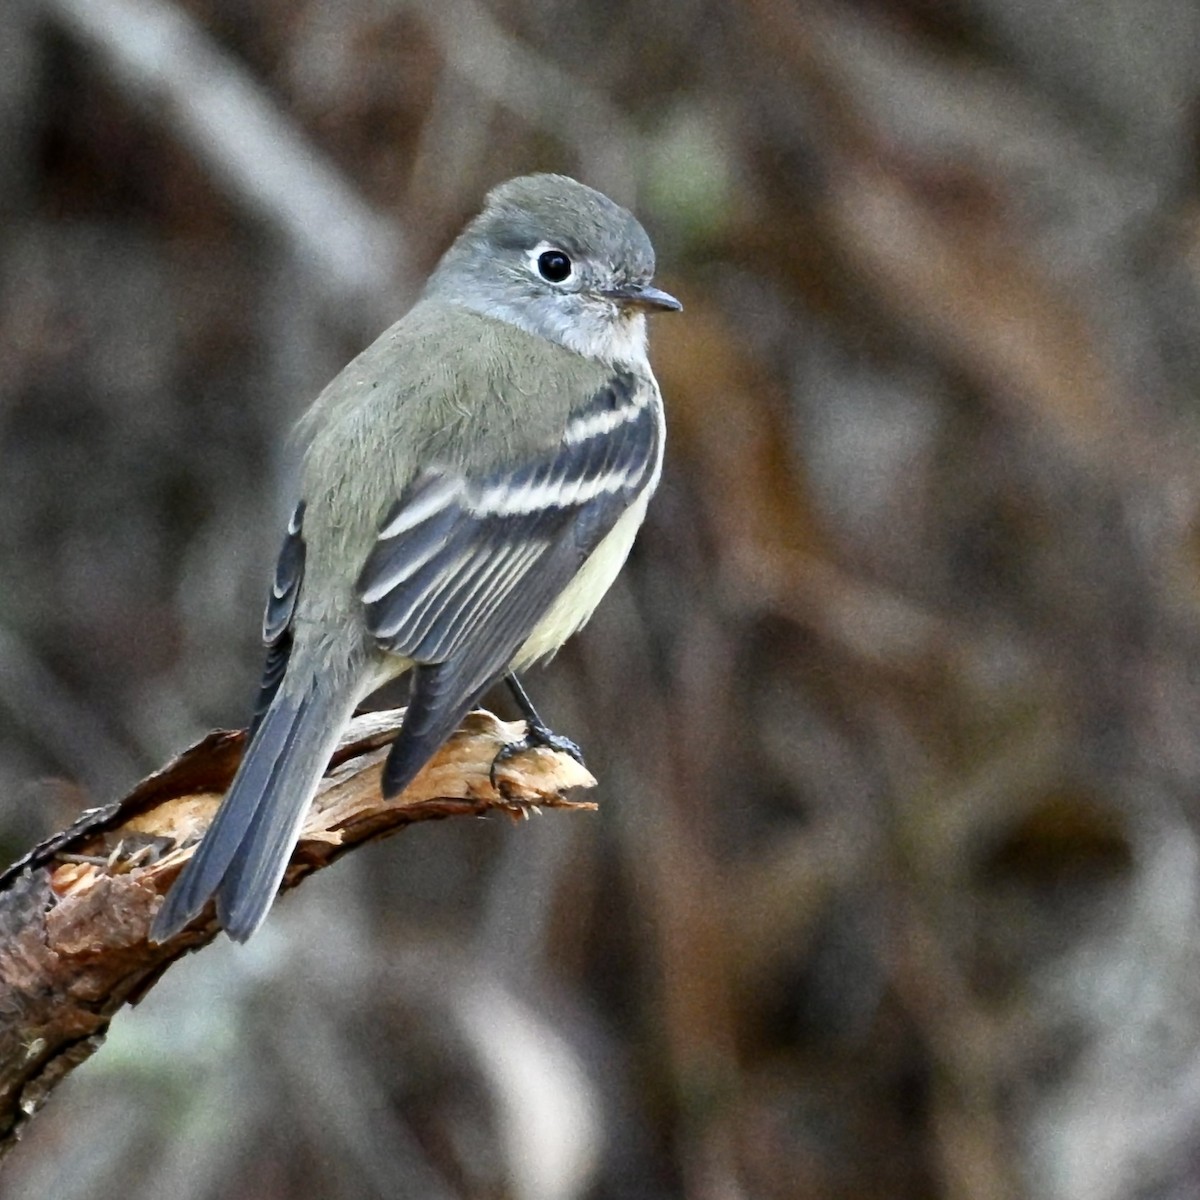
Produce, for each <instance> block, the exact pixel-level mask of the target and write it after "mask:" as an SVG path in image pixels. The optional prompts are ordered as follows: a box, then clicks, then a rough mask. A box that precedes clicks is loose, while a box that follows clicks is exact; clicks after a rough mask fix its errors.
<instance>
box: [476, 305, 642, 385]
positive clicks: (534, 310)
mask: <svg viewBox="0 0 1200 1200" xmlns="http://www.w3.org/2000/svg"><path fill="white" fill-rule="evenodd" d="M458 303H460V304H462V305H463V306H464V307H465V308H470V309H473V310H474V311H475V312H478V313H482V314H483V315H484V316H485V317H492V318H494V319H495V320H497V321H505V322H507V323H508V324H509V325H515V326H516V327H517V328H518V329H523V330H525V332H526V333H532V334H533V335H534V336H535V337H543V338H548V339H549V340H550V341H552V342H557V343H558V344H559V345H560V346H565V347H566V348H567V349H568V350H574V351H575V353H576V354H582V355H583V357H584V358H594V359H598V360H599V361H601V362H606V363H616V364H619V365H621V366H626V367H633V368H635V369H636V370H638V371H639V373H643V374H648V373H649V371H650V362H649V359H648V358H647V356H646V316H645V314H644V313H640V312H627V313H618V312H617V311H616V309H615V306H613V305H610V304H597V305H595V306H592V307H588V308H586V309H584V310H583V311H576V312H567V311H564V310H563V309H561V308H559V307H558V306H557V305H555V304H546V305H537V306H531V305H528V304H520V305H517V304H510V303H508V302H507V301H505V300H497V299H495V298H494V297H489V298H488V299H487V300H486V301H485V302H483V303H478V302H472V301H469V300H460V301H458Z"/></svg>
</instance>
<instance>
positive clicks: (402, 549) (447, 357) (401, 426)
mask: <svg viewBox="0 0 1200 1200" xmlns="http://www.w3.org/2000/svg"><path fill="white" fill-rule="evenodd" d="M653 273H654V250H653V248H652V247H651V245H650V240H649V238H648V237H647V236H646V232H645V230H643V228H642V227H641V225H639V224H638V222H637V221H636V220H635V219H634V217H633V216H632V215H631V214H630V213H629V212H627V211H626V210H625V209H624V208H621V207H620V206H619V205H617V204H615V203H613V201H611V200H609V199H608V198H607V197H606V196H603V195H601V194H600V193H599V192H597V191H594V190H593V189H591V188H589V187H585V186H584V185H583V184H580V183H577V182H575V181H574V180H573V179H568V178H566V177H564V176H561V175H531V176H526V177H523V178H519V179H513V180H510V181H509V182H508V183H505V184H502V185H501V186H499V187H497V188H496V189H494V190H493V191H492V192H491V193H490V194H489V195H488V197H487V200H486V202H485V205H484V208H483V211H482V213H480V215H479V216H478V217H476V218H475V219H474V220H473V221H472V222H471V223H470V224H469V225H467V227H466V228H465V229H464V230H463V232H462V233H461V234H460V235H459V237H458V238H457V240H456V241H455V242H454V244H453V245H452V246H451V247H450V249H449V250H448V251H447V252H446V254H445V255H444V256H443V258H442V259H441V261H440V262H439V263H438V265H437V268H436V269H435V270H434V272H433V274H432V275H431V276H430V278H429V281H428V283H427V285H426V287H425V290H424V293H423V294H422V296H421V298H420V300H419V301H418V302H417V304H416V305H415V306H414V307H413V308H412V309H411V310H410V311H409V312H408V314H407V315H406V316H404V317H402V318H401V319H400V320H399V321H398V322H397V323H396V324H395V325H393V326H392V327H391V328H390V329H389V330H387V332H385V333H384V334H383V335H382V336H381V337H379V338H378V340H376V341H375V342H374V343H373V344H372V345H371V346H369V347H368V348H367V349H366V350H364V351H363V352H362V353H361V354H360V355H359V356H358V357H357V358H356V359H354V361H353V362H351V363H350V364H349V366H347V367H346V368H345V370H343V371H342V372H341V374H340V375H338V376H337V378H336V379H334V380H333V382H332V383H330V384H329V386H328V387H326V388H325V390H324V391H323V392H322V393H321V395H320V396H319V397H318V399H317V401H316V403H315V404H314V405H313V406H312V408H311V409H310V410H309V411H308V413H307V414H306V415H305V416H304V417H303V418H302V419H301V422H300V426H299V433H300V437H301V442H302V444H303V445H304V446H305V450H304V454H303V459H302V464H301V468H300V479H299V489H298V490H299V497H300V499H299V503H298V504H297V505H296V507H295V511H294V512H293V514H292V517H291V520H290V522H289V524H288V528H287V535H286V537H285V539H284V543H283V550H282V552H281V553H280V556H279V563H278V566H277V568H276V571H275V579H274V583H273V585H272V588H271V594H270V597H269V598H268V601H267V609H266V615H265V617H264V621H263V638H264V641H265V643H266V645H267V658H266V666H265V668H264V672H263V681H262V687H261V690H260V693H259V697H258V704H257V707H256V711H255V716H254V721H253V723H252V725H251V728H250V734H251V736H250V739H249V743H248V746H247V749H246V753H245V756H244V758H243V759H242V763H241V766H240V767H239V769H238V772H237V775H236V776H235V778H234V780H233V783H232V784H231V785H230V788H229V791H228V793H227V794H226V796H225V798H224V800H223V801H222V803H221V806H220V808H219V810H218V811H217V814H216V817H215V818H214V820H213V823H212V826H211V827H210V828H209V830H208V832H207V833H206V834H205V836H204V838H203V840H202V842H201V844H200V845H199V847H197V850H196V853H195V855H194V856H193V857H192V859H191V860H190V861H189V862H188V864H187V865H186V866H185V867H184V869H183V871H182V873H181V874H180V877H179V879H178V880H177V881H176V882H175V884H174V886H173V887H172V889H171V891H170V892H169V894H168V895H167V898H166V900H165V902H164V903H163V906H162V908H161V909H160V910H159V912H158V914H157V917H156V919H155V921H154V926H153V929H152V936H153V937H154V938H155V939H156V940H158V941H163V940H165V939H166V938H168V937H170V936H171V935H172V934H174V933H176V932H177V931H178V930H180V929H181V928H182V927H183V926H184V925H186V924H187V923H188V922H189V921H190V920H191V919H192V918H193V917H195V916H196V915H197V914H198V913H199V912H200V911H201V909H202V908H203V907H204V905H205V903H206V902H207V901H208V899H209V898H210V897H212V896H214V895H215V896H216V904H217V915H218V918H219V920H220V922H221V924H222V925H223V926H224V927H225V929H226V931H227V932H228V933H229V935H230V937H232V938H234V939H236V940H237V941H245V939H246V938H248V937H249V936H250V935H251V934H252V933H253V932H254V931H255V930H256V929H257V928H258V926H259V925H260V924H261V923H262V921H263V919H264V918H265V917H266V914H267V911H268V910H269V908H270V907H271V903H272V901H273V900H274V898H275V894H276V892H277V891H278V889H279V884H280V882H281V880H282V878H283V874H284V871H285V869H286V867H287V864H288V860H289V858H290V857H291V852H292V848H293V847H294V845H295V843H296V840H297V838H298V836H299V831H300V826H301V824H302V821H303V818H304V815H305V812H306V810H307V808H308V805H309V803H310V801H311V800H312V797H313V794H314V793H315V791H316V788H317V785H318V783H319V782H320V779H321V776H322V774H323V772H324V770H325V767H326V766H327V764H328V761H329V758H330V755H331V754H332V752H333V750H334V747H335V746H336V744H337V741H338V737H339V735H340V733H341V731H342V728H343V726H344V725H345V723H346V721H347V720H348V719H349V717H350V716H351V714H352V713H353V712H354V709H355V708H356V707H357V705H358V704H359V703H360V702H361V701H362V700H363V699H364V698H365V697H366V696H368V695H369V694H370V693H371V692H373V691H375V690H376V689H377V688H379V687H380V686H381V685H382V684H384V683H386V682H387V681H388V680H390V679H393V678H395V677H396V676H398V675H401V674H403V673H405V672H409V673H410V674H411V693H410V699H409V706H408V710H407V713H406V715H405V718H404V722H403V725H402V727H401V730H400V733H399V734H398V736H397V738H396V741H395V743H394V745H393V746H392V749H391V752H390V753H389V756H388V759H387V763H386V766H385V768H384V772H383V790H384V792H385V794H387V795H389V796H390V795H394V794H396V793H398V792H399V791H400V790H401V789H403V788H404V787H405V786H406V785H407V784H408V783H410V782H411V780H412V779H413V777H414V776H415V775H416V774H417V772H418V771H419V770H420V769H421V767H422V766H424V765H425V763H426V762H427V761H428V760H429V758H430V757H431V756H432V755H433V754H434V753H435V751H437V749H438V748H439V747H440V746H441V745H442V743H443V742H444V741H445V740H446V738H447V737H449V735H450V734H451V733H452V732H453V731H454V730H455V729H456V728H457V726H458V724H459V723H460V721H461V720H462V718H463V717H464V716H465V715H466V714H467V712H469V711H470V709H471V708H472V707H473V706H474V705H475V704H476V703H477V701H478V700H479V699H480V697H481V696H482V694H483V693H484V692H486V691H487V690H488V689H489V688H490V687H492V686H493V685H494V684H495V683H497V682H499V681H500V680H501V679H504V678H505V677H507V678H508V679H509V681H510V686H511V687H512V688H513V691H514V695H516V696H517V698H518V701H519V702H520V703H521V704H522V707H523V709H524V710H525V713H526V716H527V717H528V718H529V740H532V741H533V742H541V743H545V744H551V745H556V746H559V747H563V748H567V749H573V747H572V745H571V743H569V742H567V741H566V740H565V739H559V738H556V737H555V736H554V735H553V734H551V733H550V732H549V730H548V729H546V727H545V726H544V725H543V724H542V723H541V721H540V720H538V718H537V715H536V713H534V711H533V709H532V706H530V705H529V702H528V698H527V697H526V696H525V694H524V692H523V690H522V689H521V687H520V684H519V683H518V682H517V680H516V677H515V675H514V674H512V673H513V672H516V671H519V670H521V669H523V668H525V667H527V666H529V665H530V664H531V663H534V662H536V661H538V660H539V659H544V658H546V657H548V656H549V655H552V654H553V653H554V652H555V651H556V650H557V649H558V648H559V646H561V645H562V643H563V642H564V641H566V639H567V638H568V637H570V636H571V634H572V633H574V632H575V631H576V630H578V629H579V628H580V627H581V626H582V625H583V624H584V623H585V622H586V621H587V619H588V618H589V617H590V616H591V614H592V611H593V610H594V609H595V607H596V605H597V603H598V602H599V601H600V599H601V597H602V596H603V595H604V593H605V592H606V591H607V590H608V588H609V586H610V585H611V584H612V582H613V579H614V578H615V577H616V575H617V572H618V571H619V570H620V569H621V566H622V564H623V563H624V561H625V558H626V556H627V554H628V553H629V549H630V546H631V545H632V543H633V539H634V536H635V534H636V533H637V530H638V527H639V526H640V525H641V523H642V518H643V517H644V516H645V512H646V504H647V502H648V501H649V499H650V496H651V493H652V492H653V491H654V489H655V486H656V485H657V483H658V477H659V473H660V470H661V466H662V455H663V435H664V425H663V411H662V398H661V396H660V394H659V389H658V384H657V383H656V381H655V379H654V375H653V373H652V372H651V370H650V364H649V361H648V360H647V357H646V322H645V315H646V313H648V312H654V311H674V310H678V309H679V308H680V307H681V306H680V304H679V302H678V301H677V300H676V299H675V298H674V297H672V296H670V295H668V294H667V293H666V292H663V291H660V290H659V289H658V288H655V287H653V286H652V285H651V282H650V280H651V277H652V275H653Z"/></svg>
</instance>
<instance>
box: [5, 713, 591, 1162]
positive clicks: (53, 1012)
mask: <svg viewBox="0 0 1200 1200" xmlns="http://www.w3.org/2000/svg"><path fill="white" fill-rule="evenodd" d="M402 716H403V713H402V712H385V713H372V714H368V715H365V716H362V717H358V718H356V719H355V720H354V721H352V722H351V723H350V725H349V727H348V728H347V731H346V733H345V735H344V737H343V739H342V742H341V745H340V746H339V749H338V752H337V754H336V755H335V756H334V759H333V763H332V765H331V767H330V770H329V771H328V773H327V774H326V777H325V779H324V781H323V783H322V785H321V790H320V791H319V793H318V795H317V798H316V800H315V801H314V803H313V806H312V809H311V811H310V813H309V817H308V820H307V822H306V823H305V826H304V831H303V833H302V834H301V839H300V843H299V845H298V846H297V847H296V850H295V852H294V854H293V856H292V862H291V866H290V867H289V869H288V874H287V876H286V878H285V880H284V885H283V886H284V887H285V888H290V887H294V886H295V885H296V884H297V883H298V882H299V881H300V880H301V879H303V878H304V877H305V876H307V875H308V874H310V873H311V872H313V871H315V870H319V869H320V868H321V867H324V866H327V865H328V864H329V863H330V862H332V861H333V860H334V859H335V858H337V857H338V856H339V855H341V854H342V853H344V852H345V851H347V850H349V849H351V848H352V847H354V846H355V845H359V844H361V843H363V842H366V841H371V840H373V839H375V838H379V837H383V836H385V835H387V834H389V833H393V832H395V831H396V830H398V829H402V828H403V827H404V826H406V825H409V824H411V823H412V822H414V821H424V820H431V819H436V818H441V817H451V816H461V815H470V816H477V815H480V814H483V813H486V812H489V811H492V810H498V811H501V812H505V813H508V814H509V815H511V816H514V817H527V816H529V815H530V813H531V812H534V811H536V810H537V809H538V808H541V807H550V808H576V809H578V808H594V807H595V805H594V804H591V803H588V802H583V801H573V800H570V799H568V798H567V797H566V796H565V795H564V793H565V792H567V791H568V790H570V789H572V788H577V787H592V786H594V784H595V780H594V779H593V778H592V776H591V775H590V774H589V773H588V771H587V770H586V769H585V768H584V767H582V766H581V765H580V764H579V763H577V762H576V761H575V760H574V759H572V758H570V757H569V756H567V755H565V754H559V753H555V752H553V751H550V750H546V749H542V748H537V749H531V750H527V751H524V752H522V753H521V754H519V755H516V756H514V757H513V758H511V759H509V760H508V761H507V762H505V763H504V764H503V765H502V766H501V767H499V768H498V769H497V771H496V782H497V785H498V786H497V787H493V786H492V783H491V780H490V778H489V771H490V768H491V764H492V761H493V760H494V758H495V756H496V753H497V751H498V750H499V749H500V748H501V747H503V746H505V745H506V744H509V743H512V742H514V741H517V740H519V739H520V738H521V737H522V735H523V734H524V732H525V729H524V725H523V724H521V723H519V722H518V723H512V724H510V723H506V722H503V721H500V720H499V719H498V718H496V717H494V716H492V715H491V714H490V713H487V712H482V711H480V712H474V713H472V714H471V715H470V716H469V717H468V718H467V720H466V721H465V722H464V723H463V726H462V728H461V729H460V730H459V731H458V733H456V734H455V735H454V736H453V737H452V738H451V739H450V741H449V742H448V743H447V744H446V746H445V747H443V749H442V750H441V752H440V753H439V754H438V755H437V756H436V757H435V758H434V760H433V761H432V762H431V763H430V764H429V765H428V766H427V767H426V768H425V770H424V771H422V772H421V774H420V775H419V776H418V777H417V778H416V779H415V780H414V781H413V783H412V785H411V786H410V787H409V788H408V789H407V790H406V791H405V792H404V793H403V794H402V795H401V796H399V797H397V798H396V799H394V800H391V801H387V800H384V799H383V797H382V796H381V794H380V791H379V774H380V771H381V769H382V765H383V760H384V759H385V758H386V756H387V747H388V743H389V742H390V741H391V739H392V738H393V737H394V736H395V733H396V730H397V729H398V728H399V723H400V719H401V718H402ZM243 741H244V735H243V734H241V733H226V732H220V733H214V734H210V735H209V736H208V737H207V738H205V739H204V740H203V741H202V742H200V743H199V744H198V745H196V746H193V747H192V748H191V749H190V750H188V751H186V752H185V753H184V754H182V755H181V756H180V757H179V758H178V759H176V760H175V761H174V762H172V763H171V764H169V765H168V766H167V767H165V768H164V769H163V770H161V771H159V772H157V773H155V774H154V775H151V776H150V777H149V778H148V779H146V780H144V781H143V782H142V783H141V784H139V785H138V787H136V788H135V789H134V790H133V792H131V793H130V794H129V796H127V797H126V798H125V799H124V800H122V801H120V802H118V803H117V804H114V805H111V806H109V807H108V808H105V809H93V810H91V811H90V812H88V813H85V814H84V816H83V817H82V818H81V819H80V820H79V821H77V822H76V823H75V825H73V826H72V827H71V828H70V829H67V830H64V831H63V832H62V833H60V834H57V835H55V837H53V838H51V839H49V840H47V841H46V842H44V843H43V844H42V845H41V846H39V847H38V848H37V849H35V850H34V851H32V852H31V853H30V854H28V855H26V856H25V858H23V859H22V860H21V861H20V862H18V863H15V864H14V865H13V866H12V867H10V868H9V869H8V870H7V871H5V872H4V873H3V874H0V1155H2V1154H3V1153H5V1152H6V1151H7V1150H8V1149H10V1148H11V1146H12V1145H13V1143H14V1142H15V1140H16V1138H17V1137H18V1136H19V1133H20V1130H21V1127H22V1126H23V1124H24V1123H25V1122H26V1121H27V1120H28V1119H29V1117H30V1116H32V1115H33V1113H34V1112H36V1111H37V1109H38V1108H39V1107H40V1106H41V1104H42V1103H43V1102H44V1100H45V1099H46V1097H47V1096H48V1095H49V1093H50V1091H51V1090H52V1089H53V1087H54V1086H55V1085H56V1084H57V1083H58V1082H59V1081H60V1080H62V1079H63V1078H65V1077H66V1076H67V1075H68V1074H69V1073H70V1072H71V1070H73V1069H74V1067H76V1066H77V1065H78V1064H79V1063H81V1062H83V1061H84V1060H85V1059H86V1058H87V1057H88V1056H89V1055H90V1054H92V1052H93V1051H94V1050H95V1049H96V1048H97V1047H98V1046H99V1045H100V1043H101V1042H102V1041H103V1039H104V1034H105V1032H106V1030H107V1028H108V1024H109V1022H110V1021H111V1020H112V1017H113V1016H114V1014H115V1013H116V1012H117V1011H118V1009H120V1008H121V1007H122V1005H124V1004H126V1003H129V1002H136V1001H137V1000H138V999H139V998H140V997H141V996H142V995H144V994H145V993H146V991H147V990H148V989H149V988H150V987H152V986H153V984H154V983H155V982H156V980H157V979H158V977H159V976H160V975H161V974H162V972H163V971H164V970H166V968H167V967H168V966H170V964H171V963H172V962H173V961H174V960H175V959H177V958H179V957H180V956H181V955H183V954H184V953H186V952H188V951H190V950H194V949H197V948H199V947H201V946H203V945H205V944H206V943H208V942H210V941H211V940H212V939H213V938H214V937H215V936H216V934H217V933H218V926H217V924H216V920H215V917H214V915H213V912H212V907H211V905H210V906H209V908H208V910H206V912H205V913H204V914H203V915H202V916H201V917H200V918H198V919H197V921H196V922H194V923H193V925H192V926H190V927H189V928H188V929H186V930H185V931H184V932H182V933H181V934H179V935H178V936H177V937H175V938H173V939H171V941H169V942H167V943H166V944H164V945H162V946H158V945H155V944H153V943H151V942H150V941H148V932H149V929H150V923H151V921H152V920H153V918H154V914H155V912H156V911H157V910H158V907H159V905H160V903H161V900H162V896H163V894H164V893H165V892H166V890H167V888H168V887H169V886H170V885H171V883H172V881H173V880H174V879H175V877H176V876H177V875H178V874H179V871H180V869H181V867H182V866H183V864H184V863H185V862H186V861H187V860H188V858H190V857H191V854H192V852H193V850H194V848H195V846H196V844H197V842H198V840H199V838H200V835H201V834H202V833H203V832H204V830H205V829H206V828H207V827H208V823H209V821H210V820H211V819H212V815H213V813H214V812H215V811H216V808H217V805H218V804H219V803H220V799H221V796H222V794H223V793H224V791H225V789H226V787H227V786H228V784H229V781H230V779H231V778H232V775H233V771H234V769H235V768H236V766H237V762H238V759H239V757H240V755H241V749H242V744H243Z"/></svg>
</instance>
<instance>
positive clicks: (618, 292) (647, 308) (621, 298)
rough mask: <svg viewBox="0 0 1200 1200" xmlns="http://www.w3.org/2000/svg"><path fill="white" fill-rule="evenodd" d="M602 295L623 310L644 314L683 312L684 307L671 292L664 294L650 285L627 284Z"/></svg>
mask: <svg viewBox="0 0 1200 1200" xmlns="http://www.w3.org/2000/svg"><path fill="white" fill-rule="evenodd" d="M602 295H603V296H604V297H605V299H606V300H614V301H616V303H617V304H619V305H621V307H622V308H640V309H642V310H643V311H644V312H682V311H683V305H682V304H680V303H679V301H678V300H676V299H675V297H674V296H672V295H671V294H670V292H664V291H662V290H660V289H659V288H656V287H651V286H650V285H649V284H648V283H625V284H622V285H621V286H620V287H615V288H610V289H609V290H608V291H607V292H603V293H602Z"/></svg>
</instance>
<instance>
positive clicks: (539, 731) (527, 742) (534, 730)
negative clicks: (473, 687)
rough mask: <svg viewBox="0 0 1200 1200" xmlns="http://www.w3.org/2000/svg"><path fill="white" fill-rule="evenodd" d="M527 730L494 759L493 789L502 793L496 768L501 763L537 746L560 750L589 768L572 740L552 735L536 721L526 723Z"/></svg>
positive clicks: (555, 734) (503, 748)
mask: <svg viewBox="0 0 1200 1200" xmlns="http://www.w3.org/2000/svg"><path fill="white" fill-rule="evenodd" d="M525 729H526V733H525V736H524V737H523V738H521V740H520V741H519V742H509V743H508V745H507V746H501V748H500V750H499V751H498V752H497V754H496V757H495V758H493V759H492V767H491V770H490V772H489V773H488V774H489V777H490V779H491V781H492V787H494V788H495V789H496V791H500V787H499V785H498V784H497V783H496V768H497V767H498V766H499V765H500V764H501V763H505V762H507V761H508V760H509V759H510V758H515V757H516V756H517V755H518V754H522V753H524V752H525V751H526V750H531V749H533V747H535V746H545V747H546V749H547V750H559V751H561V752H562V753H563V754H569V755H570V756H571V757H572V758H573V759H574V760H575V761H576V762H577V763H578V764H579V765H580V766H581V767H585V766H587V764H586V763H585V762H584V761H583V751H582V750H580V748H579V747H578V746H577V745H576V744H575V743H574V742H573V741H571V739H570V738H567V737H563V736H562V735H561V734H557V733H551V731H550V730H549V729H547V728H546V726H545V725H542V724H540V723H537V722H534V721H528V722H526V726H525Z"/></svg>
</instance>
